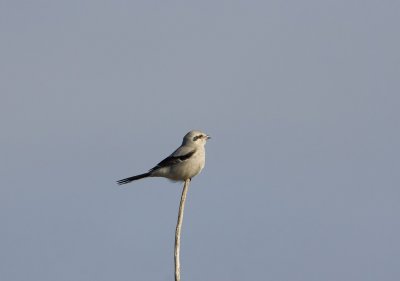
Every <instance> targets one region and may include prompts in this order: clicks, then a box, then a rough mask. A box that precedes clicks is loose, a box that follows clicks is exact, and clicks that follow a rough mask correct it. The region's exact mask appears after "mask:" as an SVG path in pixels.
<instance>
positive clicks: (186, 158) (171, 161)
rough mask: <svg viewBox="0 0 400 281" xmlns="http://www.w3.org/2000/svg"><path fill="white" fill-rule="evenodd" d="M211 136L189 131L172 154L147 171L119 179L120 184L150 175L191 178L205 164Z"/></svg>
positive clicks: (175, 179) (180, 178) (174, 179)
mask: <svg viewBox="0 0 400 281" xmlns="http://www.w3.org/2000/svg"><path fill="white" fill-rule="evenodd" d="M210 138H211V137H210V136H209V135H207V134H205V133H203V132H201V131H197V130H193V131H190V132H188V133H187V134H186V135H185V136H184V137H183V141H182V145H181V146H180V147H178V148H177V149H176V150H175V151H174V152H173V153H172V154H171V155H170V156H168V157H167V158H165V159H164V160H162V161H161V162H160V163H158V164H157V165H156V166H154V167H153V168H152V169H150V170H149V171H148V172H147V173H143V174H139V175H136V176H132V177H129V178H125V179H121V180H118V181H117V183H118V184H119V185H122V184H127V183H130V182H132V181H135V180H139V179H143V178H148V177H164V178H167V179H170V180H172V181H186V180H191V179H192V178H193V177H194V176H196V175H198V174H199V173H200V172H201V170H203V168H204V165H205V156H206V154H205V145H206V142H207V140H209V139H210Z"/></svg>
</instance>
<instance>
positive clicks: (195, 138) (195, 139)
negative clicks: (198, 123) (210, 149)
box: [193, 135, 202, 141]
mask: <svg viewBox="0 0 400 281" xmlns="http://www.w3.org/2000/svg"><path fill="white" fill-rule="evenodd" d="M201 137H202V135H198V136H195V137H193V141H197V140H198V139H199V138H201Z"/></svg>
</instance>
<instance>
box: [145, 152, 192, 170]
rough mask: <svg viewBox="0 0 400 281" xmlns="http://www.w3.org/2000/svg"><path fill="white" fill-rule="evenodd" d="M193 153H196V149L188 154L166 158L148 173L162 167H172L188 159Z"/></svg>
mask: <svg viewBox="0 0 400 281" xmlns="http://www.w3.org/2000/svg"><path fill="white" fill-rule="evenodd" d="M195 152H196V149H194V150H192V151H190V152H189V153H187V154H185V155H181V156H168V157H167V158H165V159H164V160H162V161H161V162H160V163H158V164H157V165H156V166H155V167H154V168H152V169H151V170H150V171H149V172H152V171H154V170H157V169H160V168H162V167H166V166H173V165H176V164H179V163H181V162H183V161H185V160H187V159H189V158H190V157H191V156H192V155H193V154H194V153H195Z"/></svg>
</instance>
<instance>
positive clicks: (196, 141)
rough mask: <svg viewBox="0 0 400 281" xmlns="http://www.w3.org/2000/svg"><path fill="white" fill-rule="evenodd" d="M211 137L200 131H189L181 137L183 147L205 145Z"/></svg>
mask: <svg viewBox="0 0 400 281" xmlns="http://www.w3.org/2000/svg"><path fill="white" fill-rule="evenodd" d="M210 138H211V137H210V136H209V135H207V134H205V133H203V132H200V131H190V132H189V133H187V134H186V135H185V136H184V137H183V142H182V144H183V145H188V144H192V145H203V146H204V145H205V144H206V142H207V140H208V139H210Z"/></svg>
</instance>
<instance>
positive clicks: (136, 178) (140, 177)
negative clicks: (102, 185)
mask: <svg viewBox="0 0 400 281" xmlns="http://www.w3.org/2000/svg"><path fill="white" fill-rule="evenodd" d="M148 176H150V173H144V174H140V175H137V176H133V177H129V178H126V179H122V180H119V181H117V183H118V184H119V185H121V184H126V183H130V182H131V181H135V180H140V179H143V178H146V177H148Z"/></svg>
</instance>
